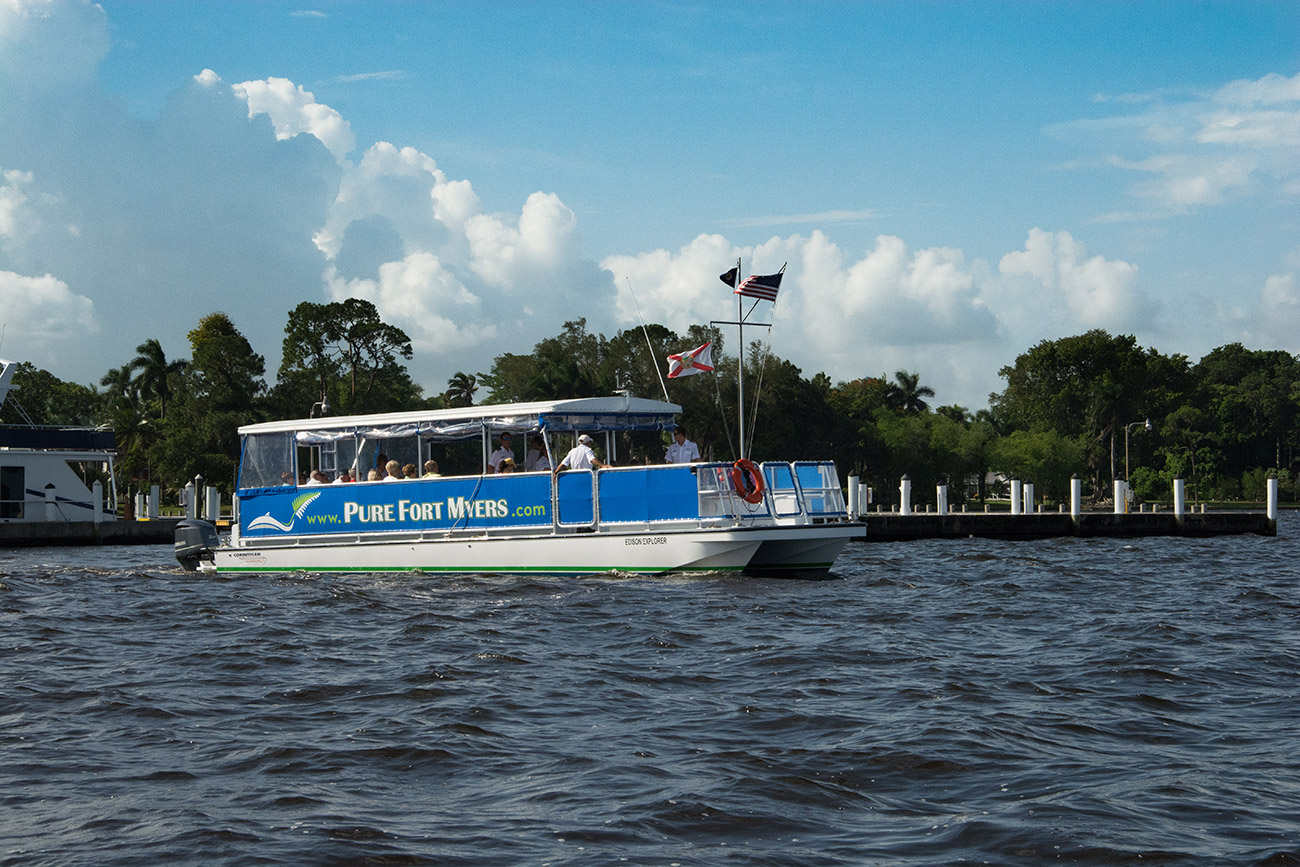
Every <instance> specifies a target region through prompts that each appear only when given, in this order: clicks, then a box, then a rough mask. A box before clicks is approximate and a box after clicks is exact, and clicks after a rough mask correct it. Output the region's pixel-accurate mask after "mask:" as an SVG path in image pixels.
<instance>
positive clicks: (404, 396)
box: [273, 298, 423, 418]
mask: <svg viewBox="0 0 1300 867" xmlns="http://www.w3.org/2000/svg"><path fill="white" fill-rule="evenodd" d="M284 333H285V338H284V344H283V347H282V354H281V359H282V360H281V363H280V371H279V376H278V381H277V383H276V387H275V394H274V400H273V404H274V405H275V406H277V407H282V408H284V410H286V417H289V418H292V417H295V416H304V415H309V414H310V413H311V411H312V409H313V408H315V409H316V410H317V411H319V410H320V409H321V408H319V407H316V404H320V403H325V404H328V405H329V407H330V411H331V413H333V414H344V415H352V414H360V413H371V412H395V411H400V410H405V409H414V408H416V407H418V406H419V405H420V404H421V402H422V396H423V391H422V389H420V388H419V386H417V385H415V383H413V382H412V381H411V377H410V374H409V373H408V372H407V370H406V366H405V365H404V364H403V363H402V362H401V361H400V360H399V359H410V358H411V357H412V355H413V354H414V351H413V349H412V348H411V340H410V338H409V337H407V336H406V332H404V331H403V330H402V329H400V328H398V327H397V326H395V325H389V324H388V323H386V322H384V321H382V320H381V319H380V318H379V312H378V311H377V310H376V309H375V305H373V304H371V303H370V302H369V301H366V300H364V299H361V298H348V299H347V300H345V301H335V302H331V303H329V304H316V303H314V302H311V301H304V302H302V303H301V304H299V305H298V306H297V307H295V308H294V309H293V310H292V311H290V313H289V321H288V323H287V324H286V325H285V328H284ZM290 407H293V410H292V411H289V408H290Z"/></svg>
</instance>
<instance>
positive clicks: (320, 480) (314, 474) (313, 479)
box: [303, 470, 329, 487]
mask: <svg viewBox="0 0 1300 867" xmlns="http://www.w3.org/2000/svg"><path fill="white" fill-rule="evenodd" d="M328 484H329V480H328V479H326V478H325V474H324V473H322V472H321V471H320V470H312V471H311V475H309V476H308V477H307V481H305V482H303V486H304V487H311V486H312V485H328Z"/></svg>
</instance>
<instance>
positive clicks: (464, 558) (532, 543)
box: [199, 524, 863, 576]
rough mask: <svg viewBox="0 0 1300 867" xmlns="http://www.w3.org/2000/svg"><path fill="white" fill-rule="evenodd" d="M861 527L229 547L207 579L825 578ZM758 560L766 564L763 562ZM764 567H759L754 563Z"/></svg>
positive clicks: (207, 564)
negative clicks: (343, 575) (409, 575)
mask: <svg viewBox="0 0 1300 867" xmlns="http://www.w3.org/2000/svg"><path fill="white" fill-rule="evenodd" d="M862 532H863V530H862V527H861V525H856V526H855V525H851V524H843V525H815V526H792V527H771V526H768V527H738V528H729V529H692V530H671V531H633V532H626V533H622V532H610V531H603V532H600V533H565V534H536V535H524V536H511V537H503V536H501V535H496V534H494V535H492V536H491V537H488V536H486V535H484V536H470V537H465V536H462V537H454V538H422V537H418V536H412V537H407V538H374V539H365V538H361V539H358V538H357V537H351V538H349V539H347V540H343V539H319V540H312V541H310V542H308V541H305V540H298V541H297V543H292V544H285V543H281V544H274V543H270V544H268V543H252V544H249V543H245V544H243V545H238V546H230V545H223V546H221V547H219V548H216V549H215V550H213V551H212V559H211V560H210V561H206V560H205V561H203V562H202V563H200V565H199V568H200V569H201V570H203V571H211V572H220V573H235V572H253V573H260V572H421V573H430V574H449V573H471V574H473V573H486V574H509V575H573V576H578V575H595V574H601V573H632V574H646V575H660V574H667V573H675V572H741V571H745V570H748V569H750V568H751V566H753V567H754V570H755V571H756V572H758V573H761V574H767V573H783V574H801V573H818V572H821V573H825V572H826V571H827V570H828V569H829V568H830V566H831V564H832V563H833V562H834V560H835V555H836V554H838V553H839V551H840V549H841V548H842V547H843V546H844V544H845V542H846V541H847V540H848V539H850V538H852V537H854V536H861V535H862ZM760 553H761V555H762V556H761V557H760V556H759V555H760ZM756 557H758V561H757V562H755V558H756Z"/></svg>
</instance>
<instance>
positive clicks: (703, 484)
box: [694, 464, 768, 519]
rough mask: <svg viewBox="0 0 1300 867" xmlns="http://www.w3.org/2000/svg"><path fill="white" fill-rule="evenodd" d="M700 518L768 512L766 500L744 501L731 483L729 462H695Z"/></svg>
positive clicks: (763, 513)
mask: <svg viewBox="0 0 1300 867" xmlns="http://www.w3.org/2000/svg"><path fill="white" fill-rule="evenodd" d="M694 467H695V468H696V470H695V479H696V484H697V485H698V490H699V495H700V518H702V519H707V518H727V517H732V518H755V517H759V516H762V515H767V514H768V509H767V500H766V498H764V499H763V500H761V501H759V502H757V503H746V502H745V501H744V500H742V499H741V498H740V496H739V495H737V494H736V489H735V488H734V487H732V484H731V465H730V464H695V465H694Z"/></svg>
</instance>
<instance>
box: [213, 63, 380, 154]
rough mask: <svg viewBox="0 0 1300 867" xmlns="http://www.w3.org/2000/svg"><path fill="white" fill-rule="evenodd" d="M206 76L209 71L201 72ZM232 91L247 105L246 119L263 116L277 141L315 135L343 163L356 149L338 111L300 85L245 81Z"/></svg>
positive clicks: (279, 80)
mask: <svg viewBox="0 0 1300 867" xmlns="http://www.w3.org/2000/svg"><path fill="white" fill-rule="evenodd" d="M204 72H205V73H206V72H208V70H204ZM232 89H233V90H234V92H235V93H236V95H238V96H239V98H240V99H243V100H244V101H245V102H247V103H248V116H249V117H256V116H257V115H259V114H265V115H267V116H268V117H270V118H271V123H272V124H273V125H274V126H275V136H276V138H278V139H287V138H293V137H294V136H296V135H299V134H301V133H307V134H309V135H314V136H316V138H318V139H320V140H321V143H322V144H324V145H325V147H327V148H329V150H330V153H332V154H334V156H335V157H337V158H338V159H340V160H342V159H343V158H344V157H346V156H347V155H348V154H349V153H351V151H352V149H353V148H355V147H356V146H357V142H356V137H355V136H353V135H352V126H351V125H350V124H349V123H348V122H347V121H346V120H344V119H343V116H342V115H340V114H339V113H338V112H337V111H335V110H334V109H332V108H330V107H329V106H328V105H323V104H321V103H318V102H317V101H316V97H315V96H313V95H312V94H311V92H310V91H307V90H304V89H303V86H302V85H301V84H299V85H295V84H294V83H293V82H292V81H290V80H289V79H287V78H268V79H266V80H265V81H245V82H241V83H240V84H236V85H233V86H232Z"/></svg>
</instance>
